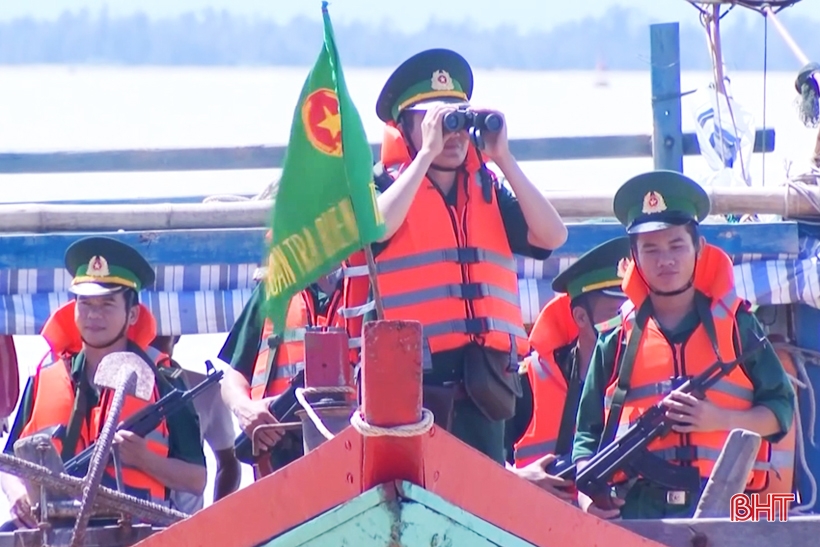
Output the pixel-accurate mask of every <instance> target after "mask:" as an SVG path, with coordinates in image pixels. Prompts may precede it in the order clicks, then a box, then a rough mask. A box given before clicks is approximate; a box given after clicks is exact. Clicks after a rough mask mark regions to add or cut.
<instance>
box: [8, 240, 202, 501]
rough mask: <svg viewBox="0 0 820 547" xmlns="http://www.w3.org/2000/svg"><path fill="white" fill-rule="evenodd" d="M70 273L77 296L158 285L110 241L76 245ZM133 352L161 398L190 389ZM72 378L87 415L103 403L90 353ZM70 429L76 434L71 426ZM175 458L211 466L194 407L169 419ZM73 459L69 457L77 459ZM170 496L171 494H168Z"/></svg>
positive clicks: (29, 390)
mask: <svg viewBox="0 0 820 547" xmlns="http://www.w3.org/2000/svg"><path fill="white" fill-rule="evenodd" d="M65 265H66V269H67V270H68V271H69V273H70V274H71V275H72V277H73V280H72V284H71V287H70V288H69V290H70V291H71V292H72V293H74V294H76V295H77V296H87V297H91V296H104V295H109V294H113V293H116V292H120V291H123V290H126V289H133V290H134V291H136V292H137V293H139V291H140V290H141V289H142V288H144V287H146V286H149V285H151V284H152V283H153V282H154V271H153V269H152V268H151V266H150V265H149V264H148V262H146V260H145V259H144V258H143V257H142V256H141V255H140V254H139V252H137V251H136V249H134V248H132V247H130V246H128V245H126V244H124V243H121V242H119V241H117V240H115V239H112V238H107V237H89V238H84V239H81V240H79V241H76V242H75V243H73V244H72V245H71V246H70V247H69V248H68V250H67V251H66V254H65ZM127 350H128V351H132V352H134V353H136V354H137V355H140V356H141V357H143V359H145V361H146V362H147V363H149V364H150V365H151V367H152V368H153V369H154V370H155V373H158V374H157V375H156V378H157V387H158V390H159V394H160V396H164V395H166V394H167V393H169V392H170V391H171V390H172V389H173V388H176V389H182V390H184V389H186V387H185V384H184V383H183V382H182V379H181V376H179V374H177V373H175V370H174V369H167V368H165V367H160V368H157V367H156V366H155V364H154V362H153V360H152V359H151V358H150V357H149V356H148V355H147V354H146V353H145V351H143V350H142V349H140V348H139V347H138V346H137V345H136V344H134V343H133V342H131V341H130V340H129V342H128V347H127ZM70 366H71V370H70V376H71V380H72V387H73V388H74V390H75V399H76V400H78V401H79V400H84V401H85V405H84V406H85V408H86V409H87V413H88V414H89V415H90V412H91V409H93V408H94V407H96V406H97V405H98V404H99V401H100V393H99V392H98V390H97V389H96V388H95V387H94V386H92V385H91V383H90V382H89V381H88V375H87V374H85V353H84V351H80V352H79V353H77V354H76V355H72V356H70ZM34 397H35V390H34V378H33V377H32V378H29V379H28V382H27V383H26V387H25V389H24V391H23V395H22V400H21V403H20V407H19V410H18V411H17V415H16V417H15V420H14V425H13V426H12V429H11V432H10V433H9V437H8V441H7V442H6V446H5V449H4V452H5V453H7V454H13V453H14V443H15V442H16V441H17V440H18V438H19V437H20V434H21V432H22V431H23V429H24V428H25V426H26V424H27V423H28V421H29V419H30V418H31V413H32V409H33V407H34ZM63 425H65V426H66V427H67V429H68V431H69V433H68V434H67V435H71V433H70V431H71V429H72V428H71V426H70V425H69V424H63ZM167 425H168V434H169V438H168V443H169V447H168V449H169V453H168V457H169V458H175V459H179V460H182V461H185V462H188V463H192V464H195V465H202V466H205V454H204V453H203V451H202V445H201V444H200V441H199V422H198V419H197V416H196V414H195V412H194V411H193V408H191V407H186V408H184V409H182V410H180V411H179V412H177V413H175V414H174V415H172V416H169V417H168V419H167ZM66 444H70V443H68V442H66ZM71 455H73V454H66V455H64V457H65V456H69V457H70V456H71ZM103 484H105V485H106V486H109V487H112V488H116V484H115V483H113V479H112V478H111V477H108V476H107V475H105V476H104V479H103ZM166 491H167V489H166Z"/></svg>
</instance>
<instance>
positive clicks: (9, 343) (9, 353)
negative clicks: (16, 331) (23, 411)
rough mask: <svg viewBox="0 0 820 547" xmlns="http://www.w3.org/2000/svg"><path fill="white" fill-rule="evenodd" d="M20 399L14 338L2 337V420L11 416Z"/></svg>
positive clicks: (0, 370) (0, 358)
mask: <svg viewBox="0 0 820 547" xmlns="http://www.w3.org/2000/svg"><path fill="white" fill-rule="evenodd" d="M19 397H20V373H19V369H18V363H17V351H16V349H15V347H14V338H13V337H12V336H10V335H8V336H0V419H2V418H6V417H8V416H11V413H12V412H14V407H15V406H17V399H18V398H19Z"/></svg>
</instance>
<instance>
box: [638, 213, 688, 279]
mask: <svg viewBox="0 0 820 547" xmlns="http://www.w3.org/2000/svg"><path fill="white" fill-rule="evenodd" d="M636 252H637V256H636V259H637V261H638V266H639V267H640V270H641V274H643V277H644V279H646V282H647V283H649V286H650V287H652V288H653V289H655V290H657V291H660V292H672V291H677V290H679V289H680V288H681V287H683V286H684V285H686V284H687V283H688V282H689V280H690V279H692V276H693V275H694V273H695V262H696V258H697V249H696V248H695V243H694V241H692V235H691V234H690V233H689V231H688V230H687V229H686V227H685V226H673V227H671V228H667V229H666V230H659V231H657V232H649V233H645V234H639V235H638V240H637V245H636Z"/></svg>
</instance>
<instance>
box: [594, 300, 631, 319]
mask: <svg viewBox="0 0 820 547" xmlns="http://www.w3.org/2000/svg"><path fill="white" fill-rule="evenodd" d="M624 302H626V298H620V297H616V296H608V295H605V294H604V295H601V296H599V297H598V298H596V299H595V303H594V304H593V305H592V320H593V325H597V324H598V323H603V322H605V321H609V320H610V319H612V318H613V317H617V316H618V314H619V313H621V306H623V304H624Z"/></svg>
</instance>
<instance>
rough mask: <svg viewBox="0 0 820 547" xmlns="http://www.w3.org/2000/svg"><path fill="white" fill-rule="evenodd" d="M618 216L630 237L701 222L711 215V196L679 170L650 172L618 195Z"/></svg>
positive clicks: (632, 180) (614, 204)
mask: <svg viewBox="0 0 820 547" xmlns="http://www.w3.org/2000/svg"><path fill="white" fill-rule="evenodd" d="M612 207H613V209H614V211H615V216H616V217H618V220H619V221H620V222H621V224H623V225H624V226H625V227H626V232H627V233H628V234H640V233H646V232H656V231H658V230H665V229H666V228H670V227H672V226H681V225H683V224H686V223H689V222H694V223H696V224H698V223H700V222H701V221H702V220H703V219H704V218H706V216H707V215H708V214H709V208H710V204H709V196H708V195H707V194H706V191H705V190H704V189H703V188H702V187H701V185H700V184H698V183H697V182H695V181H694V180H692V179H690V178H689V177H687V176H685V175H683V174H681V173H678V172H676V171H663V170H659V171H650V172H648V173H643V174H641V175H638V176H636V177H633V178H631V179H629V180H628V181H626V182H625V183H624V185H623V186H621V187H620V188H619V189H618V192H617V193H616V194H615V200H614V203H613V206H612Z"/></svg>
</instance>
